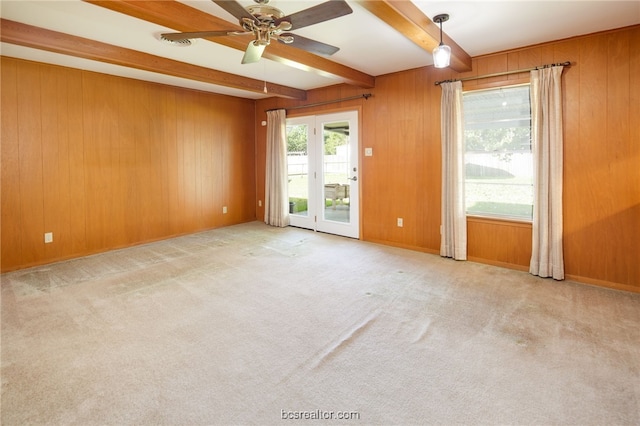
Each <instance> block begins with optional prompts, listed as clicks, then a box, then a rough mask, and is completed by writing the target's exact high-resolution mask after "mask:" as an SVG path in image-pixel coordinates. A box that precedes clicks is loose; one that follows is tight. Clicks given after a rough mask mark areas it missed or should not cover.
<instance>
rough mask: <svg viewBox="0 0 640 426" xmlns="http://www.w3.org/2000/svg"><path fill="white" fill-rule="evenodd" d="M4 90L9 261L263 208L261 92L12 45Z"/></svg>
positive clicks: (234, 218)
mask: <svg viewBox="0 0 640 426" xmlns="http://www.w3.org/2000/svg"><path fill="white" fill-rule="evenodd" d="M1 90H2V105H1V106H2V135H1V137H2V142H1V143H2V148H1V155H2V157H1V161H2V163H1V166H2V183H1V185H2V186H1V190H2V195H1V198H2V217H1V220H2V242H1V243H2V246H1V252H2V253H1V262H2V271H8V270H12V269H17V268H23V267H27V266H31V265H37V264H43V263H48V262H52V261H55V260H60V259H68V258H72V257H77V256H82V255H86V254H90V253H96V252H101V251H105V250H109V249H113V248H117V247H126V246H130V245H135V244H140V243H143V242H148V241H154V240H158V239H163V238H168V237H171V236H176V235H182V234H186V233H191V232H196V231H200V230H205V229H211V228H216V227H221V226H226V225H231V224H236V223H240V222H246V221H251V220H254V219H255V207H254V206H255V198H256V194H255V128H254V126H253V125H252V123H253V122H254V117H255V103H254V101H252V100H245V99H240V98H234V97H228V96H221V95H214V94H208V93H202V92H197V91H191V90H187V89H179V88H174V87H169V86H162V85H157V84H152V83H147V82H142V81H137V80H130V79H124V78H119V77H113V76H107V75H102V74H97V73H91V72H86V71H81V70H74V69H69V68H64V67H57V66H51V65H44V64H38V63H33V62H28V61H23V60H17V59H11V58H6V57H3V58H2V86H1ZM223 206H227V208H228V213H227V214H223V213H222V207H223ZM45 232H52V233H53V242H52V243H49V244H45V243H44V233H45Z"/></svg>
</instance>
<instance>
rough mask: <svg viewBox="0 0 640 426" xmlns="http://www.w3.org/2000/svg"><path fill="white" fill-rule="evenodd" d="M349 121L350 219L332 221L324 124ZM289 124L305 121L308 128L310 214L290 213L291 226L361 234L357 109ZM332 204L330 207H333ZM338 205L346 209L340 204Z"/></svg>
mask: <svg viewBox="0 0 640 426" xmlns="http://www.w3.org/2000/svg"><path fill="white" fill-rule="evenodd" d="M336 121H347V122H348V123H349V149H348V159H349V168H348V170H349V176H348V178H349V179H348V180H347V181H345V182H340V183H341V184H348V186H349V188H348V191H349V197H348V199H349V207H348V212H347V213H348V221H343V220H332V217H331V213H332V212H331V211H330V210H328V209H326V208H325V201H326V198H325V188H324V185H325V184H328V183H333V182H325V173H324V171H325V167H324V166H325V162H324V159H325V156H324V143H323V129H324V123H330V122H336ZM287 124H306V125H307V126H308V127H307V128H308V133H309V134H308V139H307V140H308V147H307V152H308V159H309V160H308V167H309V170H308V177H309V179H308V183H309V189H308V191H309V192H308V193H309V199H308V204H307V208H308V213H307V215H306V216H305V215H298V214H295V213H294V214H290V223H291V225H292V226H298V227H301V228H306V229H312V230H314V231H320V232H327V233H330V234H336V235H342V236H345V237H350V238H359V237H360V185H359V183H360V181H359V180H358V179H359V176H360V173H359V172H360V166H359V152H360V149H359V146H360V138H359V131H358V130H359V129H358V111H357V110H351V111H342V112H334V113H328V114H320V115H311V116H304V117H293V118H289V119H287ZM331 208H332V207H330V208H329V209H331ZM338 208H344V207H343V206H340V205H339V206H338Z"/></svg>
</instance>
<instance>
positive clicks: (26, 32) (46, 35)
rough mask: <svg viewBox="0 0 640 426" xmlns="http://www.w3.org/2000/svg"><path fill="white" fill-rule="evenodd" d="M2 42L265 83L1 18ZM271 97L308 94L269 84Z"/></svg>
mask: <svg viewBox="0 0 640 426" xmlns="http://www.w3.org/2000/svg"><path fill="white" fill-rule="evenodd" d="M0 26H1V27H2V32H0V40H2V42H4V43H11V44H17V45H20V46H26V47H32V48H35V49H40V50H46V51H49V52H55V53H61V54H64V55H71V56H76V57H80V58H85V59H90V60H94V61H100V62H106V63H110V64H115V65H121V66H125V67H130V68H136V69H140V70H144V71H151V72H156V73H161V74H166V75H172V76H174V77H182V78H188V79H191V80H197V81H202V82H205V83H211V84H216V85H218V86H224V87H233V88H235V89H241V90H246V91H249V92H255V93H262V92H263V90H264V81H262V80H256V79H252V78H246V77H241V76H238V75H234V74H230V73H226V72H222V71H217V70H212V69H210V68H205V67H200V66H197V65H192V64H188V63H185V62H179V61H175V60H172V59H167V58H163V57H160V56H155V55H150V54H148V53H143V52H138V51H136V50H132V49H127V48H123V47H119V46H113V45H110V44H106V43H102V42H99V41H94V40H90V39H87V38H82V37H76V36H73V35H69V34H64V33H60V32H57V31H51V30H47V29H44V28H39V27H35V26H32V25H27V24H23V23H20V22H15V21H10V20H7V19H0ZM268 87H269V94H270V95H271V96H278V97H285V98H291V99H299V100H305V99H306V97H307V95H306V91H304V90H300V89H296V88H293V87H287V86H282V85H279V84H274V83H269V85H268Z"/></svg>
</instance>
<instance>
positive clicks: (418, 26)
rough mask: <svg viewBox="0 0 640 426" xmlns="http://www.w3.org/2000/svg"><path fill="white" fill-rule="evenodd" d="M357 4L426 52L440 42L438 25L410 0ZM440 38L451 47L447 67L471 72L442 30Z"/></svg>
mask: <svg viewBox="0 0 640 426" xmlns="http://www.w3.org/2000/svg"><path fill="white" fill-rule="evenodd" d="M358 3H360V5H362V7H364V8H365V9H367V10H368V11H369V12H371V13H373V14H374V15H376V16H377V17H378V18H380V19H381V20H382V21H384V22H385V23H387V25H389V26H391V27H392V28H393V29H395V30H396V31H398V32H399V33H400V34H402V35H404V36H405V37H406V38H408V39H409V40H411V41H412V42H414V43H415V44H416V45H418V46H419V47H421V48H422V49H424V50H426V51H427V52H432V51H433V49H434V48H435V47H436V46H438V44H440V27H439V26H438V25H436V24H435V23H433V21H431V19H429V18H428V17H427V16H425V15H424V13H422V11H421V10H420V9H418V7H417V6H416V5H415V4H413V3H412V2H409V1H394V0H384V1H369V0H358ZM442 39H443V41H444V43H445V44H446V45H448V46H449V47H451V65H450V66H449V67H450V68H451V69H452V70H454V71H458V72H464V71H471V56H469V54H468V53H467V52H465V51H464V49H462V48H461V47H460V46H459V45H458V44H457V43H456V42H455V41H453V39H451V38H450V37H449V36H448V35H447V34H446V33H445V32H444V31H443V32H442Z"/></svg>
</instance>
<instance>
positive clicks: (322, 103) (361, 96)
mask: <svg viewBox="0 0 640 426" xmlns="http://www.w3.org/2000/svg"><path fill="white" fill-rule="evenodd" d="M371 96H373V95H372V94H371V93H365V94H363V95H358V96H351V97H349V98H342V99H336V100H333V101H324V102H317V103H315V104H307V105H298V106H293V107H289V108H271V109H266V110H265V112H267V111H276V110H278V109H284V110H285V111H288V110H290V109H300V108H310V107H314V106H320V105H327V104H335V103H337V102H342V101H352V100H354V99H360V98H364V99H365V101H366V100H367V99H369V98H370V97H371Z"/></svg>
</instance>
